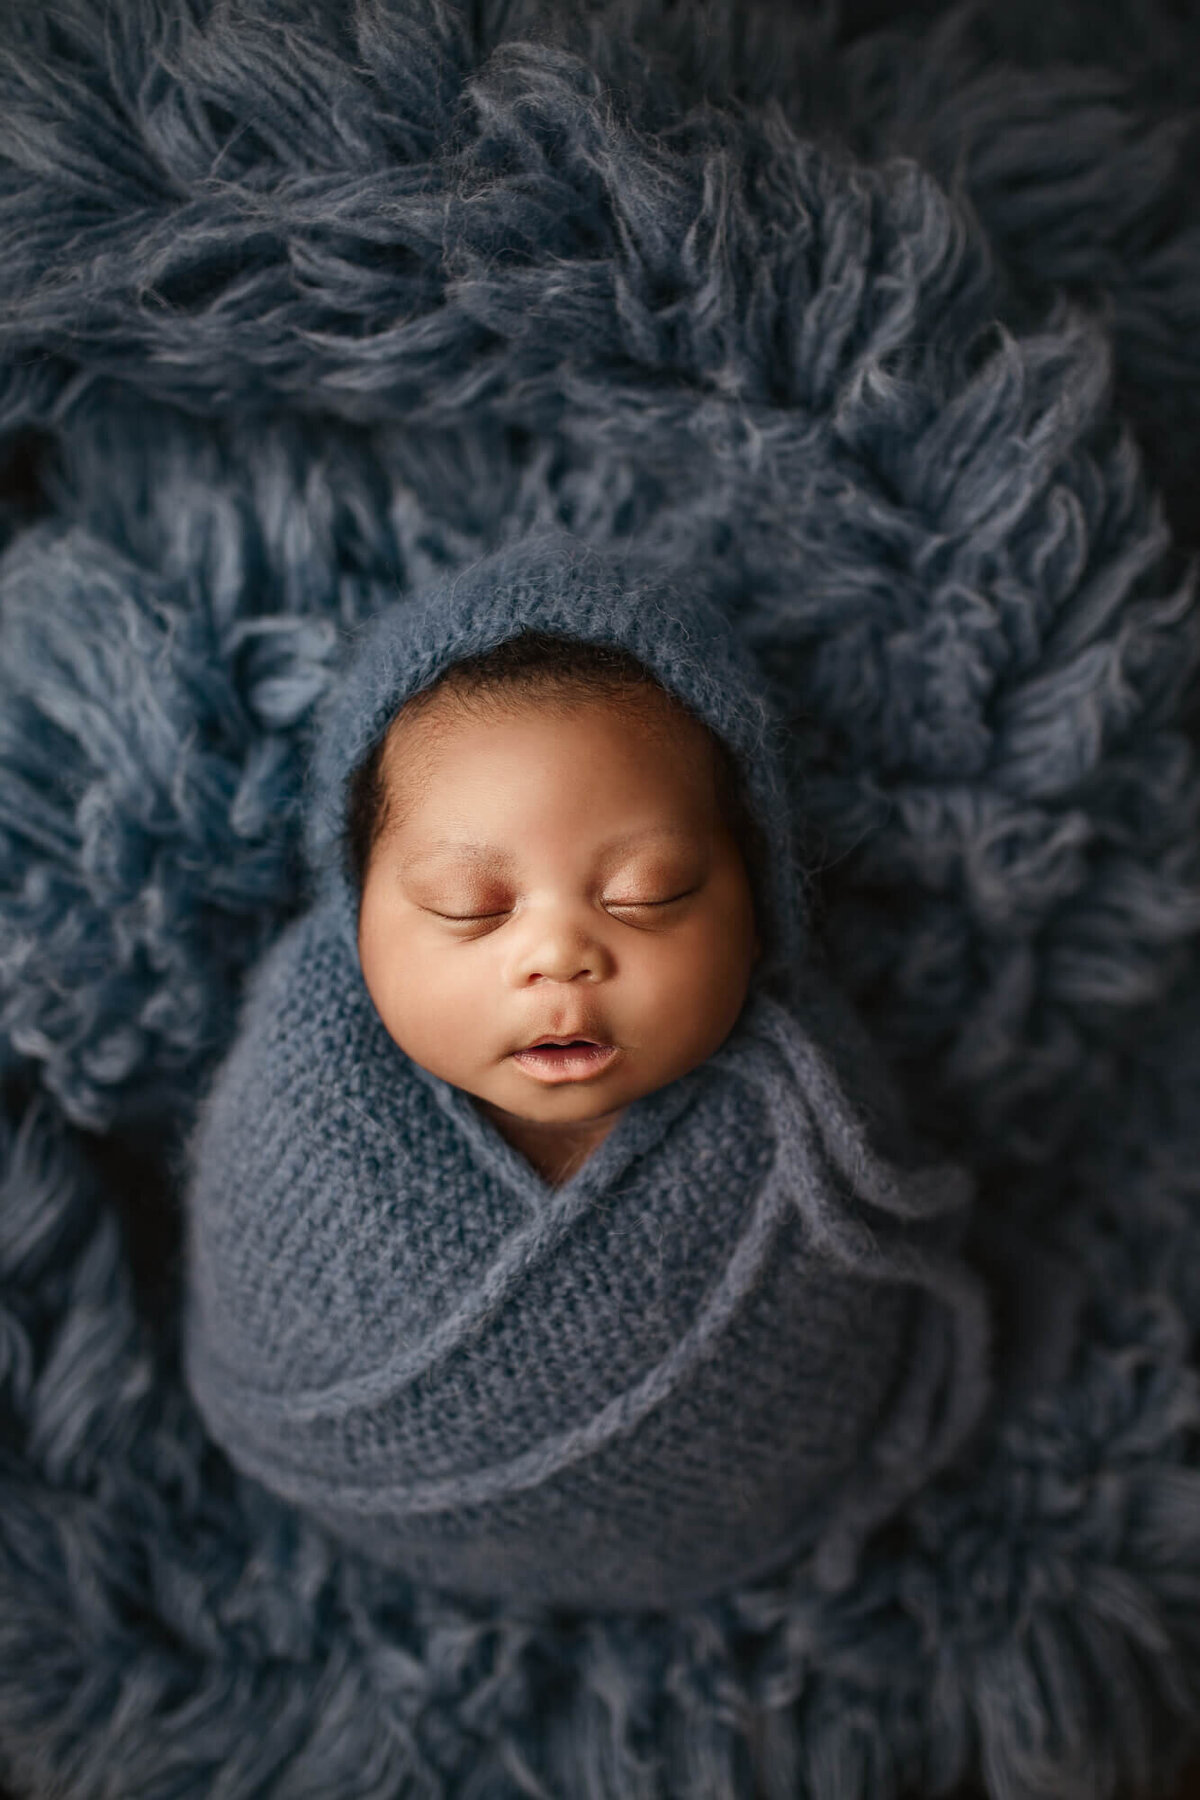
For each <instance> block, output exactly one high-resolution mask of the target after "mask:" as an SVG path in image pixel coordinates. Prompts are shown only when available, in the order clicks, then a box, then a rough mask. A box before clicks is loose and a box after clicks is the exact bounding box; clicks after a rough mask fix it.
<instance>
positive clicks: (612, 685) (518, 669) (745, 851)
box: [346, 631, 766, 934]
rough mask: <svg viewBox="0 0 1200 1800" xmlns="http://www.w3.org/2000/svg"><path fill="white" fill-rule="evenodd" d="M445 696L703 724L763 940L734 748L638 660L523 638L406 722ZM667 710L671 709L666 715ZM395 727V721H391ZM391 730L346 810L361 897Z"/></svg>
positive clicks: (434, 691) (383, 803)
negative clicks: (576, 706)
mask: <svg viewBox="0 0 1200 1800" xmlns="http://www.w3.org/2000/svg"><path fill="white" fill-rule="evenodd" d="M440 695H452V696H453V697H454V699H455V701H456V702H458V703H460V704H461V706H462V707H463V708H464V709H466V710H469V709H470V708H471V707H472V706H473V705H474V706H476V707H477V708H480V709H482V708H483V707H487V706H495V704H496V703H497V702H500V703H501V704H503V703H511V704H520V703H522V702H525V701H528V700H530V699H534V698H536V699H538V700H539V701H542V702H544V703H548V704H550V705H552V706H560V707H562V708H563V709H564V710H566V709H567V708H569V707H570V705H571V704H572V703H573V702H575V703H577V702H578V701H579V700H581V699H585V700H601V699H603V700H611V701H614V702H615V703H617V704H618V705H627V706H630V707H636V708H637V709H638V711H639V713H640V714H642V716H643V717H644V718H645V719H646V721H647V722H648V723H651V724H654V723H659V722H661V723H662V724H663V725H665V724H666V722H667V720H668V719H669V718H670V715H671V713H674V715H675V716H676V718H677V719H678V718H680V717H683V718H687V719H690V720H692V721H693V722H694V723H695V724H697V725H699V726H700V728H701V729H702V731H703V732H704V733H705V735H706V736H707V738H708V740H709V743H710V744H711V746H712V750H713V768H714V773H715V778H716V797H717V807H718V811H719V813H720V816H721V818H722V819H723V821H724V823H725V824H726V826H727V827H728V829H729V831H730V833H731V834H732V836H733V838H734V841H735V842H736V844H737V846H738V848H739V850H740V851H741V853H742V858H743V860H744V862H745V865H746V872H747V874H748V875H749V878H750V886H751V890H752V892H753V894H754V897H755V913H756V916H757V918H758V922H759V931H760V934H765V930H766V925H765V920H764V917H763V911H764V909H763V906H762V903H761V898H760V896H761V895H762V893H763V891H764V890H763V883H764V879H765V872H766V840H765V837H764V835H763V832H762V830H761V828H760V826H759V824H758V821H757V820H756V819H755V817H754V815H753V812H752V811H751V809H750V806H749V804H748V802H747V799H746V791H745V783H744V780H743V777H742V772H741V770H740V769H739V767H738V765H737V762H736V760H735V758H734V756H733V753H732V751H731V750H730V749H729V746H728V745H727V744H726V743H725V741H724V739H723V738H721V737H720V736H719V735H718V734H717V733H716V732H715V731H713V730H712V729H711V727H710V726H709V725H707V724H706V723H705V721H704V720H703V719H701V718H699V716H698V715H697V714H696V713H694V712H693V711H692V710H691V708H690V707H689V706H687V705H685V703H684V702H683V701H682V700H680V699H679V698H678V696H677V695H675V694H672V693H670V692H669V691H668V690H667V689H666V688H665V687H663V685H662V683H661V682H660V681H659V680H658V679H657V678H656V677H655V676H654V675H653V674H652V673H651V671H650V670H649V669H648V668H647V667H646V665H645V664H644V663H642V662H640V661H639V660H638V658H637V657H636V656H634V655H633V654H632V652H631V651H628V650H625V649H623V648H622V647H621V646H620V645H617V644H596V643H586V642H584V641H582V640H581V639H579V638H569V637H558V636H555V635H554V634H552V633H550V632H544V631H523V632H521V633H520V634H519V635H518V636H516V637H512V638H507V639H506V640H505V642H504V643H502V644H498V645H497V646H496V647H495V648H494V649H492V650H485V651H481V652H480V653H479V654H477V655H475V656H467V657H463V658H462V659H461V661H459V662H455V663H452V664H451V665H450V667H449V668H448V669H445V670H444V671H443V672H442V674H441V675H439V676H438V678H437V680H436V681H434V682H432V683H431V684H430V685H429V687H427V688H422V689H421V691H420V692H419V693H417V694H414V695H413V696H412V698H411V699H409V700H407V701H406V702H405V704H404V706H403V707H402V708H401V709H400V712H399V713H397V714H396V718H399V717H400V716H401V714H403V716H404V717H405V718H406V719H407V718H410V717H412V716H415V715H417V714H419V713H421V712H424V711H425V710H426V709H427V708H429V707H430V706H431V705H432V704H433V703H434V700H435V697H437V696H440ZM664 709H665V710H664ZM391 724H395V719H393V720H392V721H391ZM391 724H390V725H389V727H388V730H387V731H385V732H384V733H383V735H382V737H380V738H379V739H377V741H376V743H375V745H374V746H373V748H372V750H371V751H370V753H369V755H368V756H367V757H366V759H365V760H364V761H363V762H362V763H361V764H360V765H359V767H358V769H357V770H356V771H355V773H354V775H353V777H352V779H351V783H350V792H349V804H348V807H347V832H346V839H347V852H348V859H349V865H350V873H351V875H352V877H353V880H354V885H355V889H356V891H357V893H358V894H359V895H361V894H362V889H363V882H364V880H365V879H366V873H367V866H368V864H369V862H370V860H371V853H372V851H373V850H374V848H375V845H376V844H377V843H378V841H379V839H380V837H381V836H382V834H383V832H384V830H385V829H386V827H387V825H388V822H389V820H388V798H389V796H388V784H387V780H386V777H385V773H384V760H385V754H386V750H387V744H388V738H389V735H390V732H391Z"/></svg>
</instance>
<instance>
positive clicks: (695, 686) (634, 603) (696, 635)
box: [308, 532, 805, 987]
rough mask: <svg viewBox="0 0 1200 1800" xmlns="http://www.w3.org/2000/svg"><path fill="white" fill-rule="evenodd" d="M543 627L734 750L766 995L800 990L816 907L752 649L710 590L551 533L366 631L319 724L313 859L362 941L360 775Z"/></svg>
mask: <svg viewBox="0 0 1200 1800" xmlns="http://www.w3.org/2000/svg"><path fill="white" fill-rule="evenodd" d="M523 631H531V632H532V631H540V632H547V633H551V634H554V635H556V636H565V637H570V638H573V639H576V640H580V641H583V642H586V643H593V644H611V645H615V646H617V647H619V648H622V649H624V650H627V651H630V652H632V654H633V655H634V656H636V657H637V658H638V660H639V661H640V662H641V663H643V664H644V666H645V667H647V668H648V669H649V670H650V671H651V673H652V674H653V675H654V676H655V677H656V678H657V679H658V681H659V682H660V683H661V685H662V686H663V687H664V688H666V689H667V690H668V692H669V693H671V694H672V695H674V696H675V698H676V699H677V700H680V701H682V702H683V704H684V705H685V706H686V707H687V708H688V709H689V710H690V711H691V712H692V713H693V714H695V715H696V716H698V717H699V718H700V719H701V720H702V721H703V722H704V723H705V724H706V725H708V726H709V727H710V728H711V729H712V730H714V731H715V732H716V733H717V734H718V735H719V736H720V737H721V738H723V739H724V741H725V742H726V744H727V745H728V746H729V748H730V749H731V750H732V751H733V752H734V754H735V756H736V758H737V763H738V766H739V768H740V770H741V772H742V775H743V779H744V781H745V784H746V790H747V798H748V800H749V802H750V804H751V806H752V808H753V811H754V813H755V816H756V818H757V819H758V821H759V823H760V825H761V826H762V827H763V828H764V834H765V836H766V839H767V841H768V842H769V844H770V847H771V857H770V865H769V869H768V870H767V871H766V880H765V882H763V883H762V885H761V891H759V892H756V893H755V904H756V907H758V908H759V909H760V911H761V913H762V914H763V918H762V920H761V921H760V922H761V923H762V924H763V925H764V926H765V928H766V929H765V932H764V938H765V941H766V942H767V943H769V944H770V946H771V948H770V951H769V953H768V954H765V955H764V956H763V957H762V959H761V960H760V962H759V963H758V964H757V965H756V967H755V971H754V980H755V982H757V983H761V984H762V985H763V986H764V987H778V986H784V987H786V985H787V984H788V982H789V979H790V977H791V975H792V973H793V972H794V971H795V969H796V968H797V966H798V964H799V961H800V957H801V955H802V945H803V942H804V935H805V934H804V925H803V919H804V904H803V900H802V897H801V880H800V876H799V871H798V867H797V861H796V851H795V846H794V841H793V834H792V827H791V809H790V806H789V803H788V798H787V794H786V791H785V787H784V781H783V777H782V773H781V749H782V745H781V741H780V740H781V730H782V728H781V726H780V723H779V721H778V720H777V719H776V718H775V717H774V716H773V714H772V712H771V710H770V708H769V706H768V704H767V702H766V700H765V699H764V698H763V696H762V695H761V693H760V692H759V685H760V684H759V683H758V678H757V672H756V670H755V666H754V662H753V659H752V656H751V654H750V652H749V651H748V650H747V649H746V647H745V646H744V645H743V644H742V642H741V641H740V639H739V638H738V637H737V635H736V633H735V632H734V631H733V629H732V628H731V626H730V624H729V622H728V620H727V618H726V617H725V615H724V614H723V613H722V612H721V611H720V609H719V608H718V606H717V605H716V604H715V602H714V601H713V600H712V599H711V598H710V597H709V596H708V594H707V593H706V592H705V590H704V587H703V582H702V578H701V577H700V575H699V574H698V573H697V574H696V575H693V576H689V577H688V578H686V579H681V578H677V579H675V580H672V579H669V578H668V577H667V576H666V575H665V574H663V573H661V572H660V571H657V570H655V569H653V568H650V567H648V566H646V565H644V564H639V563H637V562H636V561H634V560H633V559H623V558H621V557H618V556H616V555H614V554H612V553H611V552H605V553H603V554H601V553H600V552H598V551H596V550H593V549H591V548H590V547H589V546H588V545H586V544H585V543H583V542H582V541H581V540H579V539H575V538H571V537H568V536H567V535H566V534H565V533H559V532H545V533H541V534H539V535H538V536H536V537H534V538H531V539H525V540H523V541H522V542H521V543H520V544H518V545H515V546H512V547H510V548H508V549H505V550H502V551H499V552H497V553H496V554H493V555H491V556H487V557H484V558H482V559H481V560H480V561H479V562H477V563H474V564H472V565H471V566H470V567H469V568H467V569H465V570H463V571H462V572H461V573H459V574H455V575H450V576H447V577H445V578H444V579H443V580H441V581H438V582H435V583H433V584H432V585H431V586H430V587H428V588H427V589H426V590H425V591H424V592H423V593H422V594H421V595H419V596H417V597H416V598H414V599H412V600H408V601H405V602H403V603H401V604H398V605H396V606H394V607H391V608H389V609H388V610H386V611H385V612H384V613H383V614H382V615H381V616H379V617H377V618H376V619H375V620H373V621H372V622H371V624H370V625H369V626H367V628H366V629H365V631H364V632H363V635H362V639H361V642H360V643H359V644H358V646H357V647H356V653H355V655H354V658H353V661H352V662H351V664H350V666H349V668H348V670H347V672H346V675H345V677H344V679H343V680H342V681H340V682H339V684H338V686H337V688H336V690H335V693H334V697H333V702H332V704H331V706H330V707H329V708H328V710H327V712H326V714H325V716H324V719H323V720H322V723H321V728H320V733H319V737H318V742H317V749H316V754H315V757H314V763H313V780H312V803H311V806H310V809H309V814H308V827H309V829H308V848H309V856H310V861H311V862H312V864H313V866H314V868H315V870H316V871H317V872H318V876H319V878H321V879H323V880H325V881H327V882H328V883H329V884H330V886H331V887H332V889H333V890H334V891H335V892H336V893H337V895H338V897H339V901H340V904H341V905H342V907H343V918H344V922H345V924H346V926H347V928H348V929H350V931H351V933H352V935H356V932H357V924H356V918H357V894H356V892H355V887H354V883H353V880H352V879H351V876H350V870H349V864H348V860H347V844H346V813H347V804H348V799H349V787H350V782H351V779H352V777H353V775H354V773H355V771H356V770H357V769H358V768H359V767H360V765H361V764H362V763H363V761H364V760H365V759H366V757H367V755H368V753H369V752H370V750H371V749H372V748H373V747H374V745H375V744H376V743H377V742H378V740H379V739H380V738H381V737H382V736H383V734H384V733H385V732H386V730H387V728H388V726H389V724H390V723H391V721H392V719H393V718H394V717H395V715H396V714H397V713H398V712H399V710H400V708H401V707H402V706H403V705H404V703H405V701H406V700H409V699H411V698H412V696H413V695H414V694H417V693H419V692H420V691H421V690H422V689H423V688H427V687H429V686H430V685H431V684H432V683H433V682H434V681H436V679H437V678H438V676H439V675H441V674H442V673H443V672H444V671H445V670H446V669H447V668H448V667H449V666H450V665H451V664H452V663H455V662H459V661H461V660H463V659H464V658H465V657H468V656H475V655H478V654H479V653H481V652H486V651H488V650H492V649H495V648H496V647H497V646H498V645H499V644H502V643H504V642H505V641H506V640H508V639H509V638H512V637H515V636H516V635H518V634H519V633H520V632H523Z"/></svg>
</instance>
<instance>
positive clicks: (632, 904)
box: [421, 888, 698, 925]
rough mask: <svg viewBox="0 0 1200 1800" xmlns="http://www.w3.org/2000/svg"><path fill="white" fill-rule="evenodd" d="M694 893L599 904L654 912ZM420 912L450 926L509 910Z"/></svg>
mask: <svg viewBox="0 0 1200 1800" xmlns="http://www.w3.org/2000/svg"><path fill="white" fill-rule="evenodd" d="M696 892H698V889H696V888H687V889H686V890H685V891H684V892H683V893H681V894H669V895H667V896H666V898H665V899H662V900H604V901H602V902H601V904H602V905H603V906H604V908H605V910H606V911H608V912H654V911H657V910H658V909H660V908H663V907H667V906H675V905H677V904H678V903H679V902H680V901H681V900H687V899H688V898H689V897H690V896H691V895H692V894H694V893H696ZM421 910H422V911H423V912H428V913H432V914H433V916H434V918H435V919H444V920H445V921H446V923H447V924H450V925H483V924H487V923H488V921H489V920H492V919H504V918H507V917H508V916H509V913H510V911H511V908H509V907H504V908H501V909H500V910H498V911H495V912H477V913H451V912H442V911H441V910H440V909H439V908H437V907H434V906H425V907H422V909H421Z"/></svg>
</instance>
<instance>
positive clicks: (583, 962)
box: [515, 915, 612, 982]
mask: <svg viewBox="0 0 1200 1800" xmlns="http://www.w3.org/2000/svg"><path fill="white" fill-rule="evenodd" d="M611 970H612V957H611V955H610V953H609V951H608V949H607V948H606V946H605V945H604V943H603V942H602V940H601V938H600V937H599V936H598V935H597V934H596V933H595V932H593V931H590V930H588V929H587V928H586V927H585V926H584V925H582V924H581V923H579V922H578V921H577V920H574V919H568V918H565V917H559V918H553V917H549V916H545V915H543V916H542V917H540V918H533V917H531V918H530V920H529V924H528V928H527V932H526V935H525V936H524V938H523V940H522V942H521V947H520V949H519V950H518V951H517V961H516V969H515V974H516V978H517V979H518V980H519V981H521V982H529V981H537V980H541V981H578V980H581V979H591V980H593V981H600V980H603V979H604V977H605V976H606V975H608V974H610V973H611Z"/></svg>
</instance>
